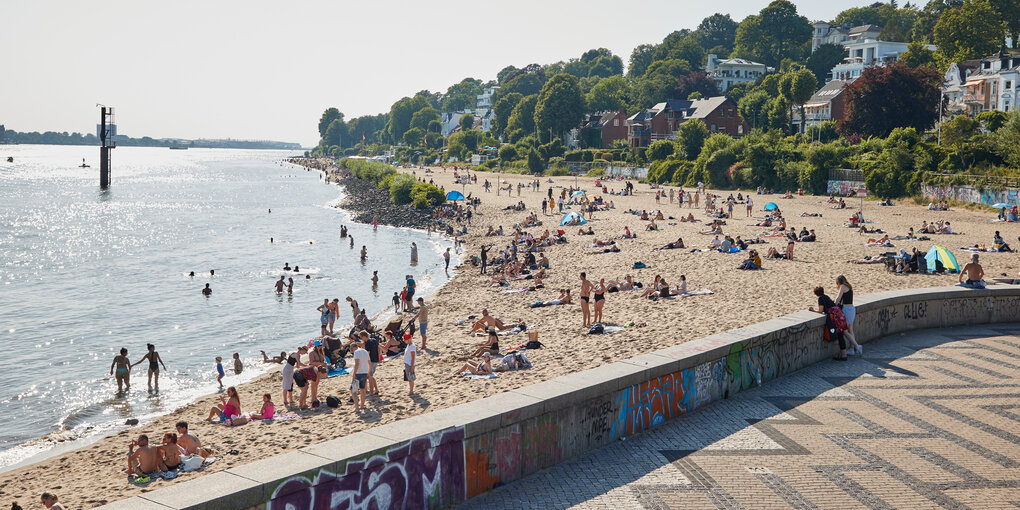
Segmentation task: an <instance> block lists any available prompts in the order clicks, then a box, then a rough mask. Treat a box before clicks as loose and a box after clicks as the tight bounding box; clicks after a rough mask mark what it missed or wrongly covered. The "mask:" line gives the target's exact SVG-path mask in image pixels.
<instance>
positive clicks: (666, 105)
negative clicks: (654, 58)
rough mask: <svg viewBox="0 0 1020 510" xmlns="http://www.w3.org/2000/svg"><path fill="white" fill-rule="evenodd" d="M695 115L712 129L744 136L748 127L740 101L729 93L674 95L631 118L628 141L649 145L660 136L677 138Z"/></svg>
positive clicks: (635, 144) (666, 138)
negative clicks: (739, 110) (738, 103)
mask: <svg viewBox="0 0 1020 510" xmlns="http://www.w3.org/2000/svg"><path fill="white" fill-rule="evenodd" d="M692 119H699V120H701V121H702V122H704V123H705V126H706V127H707V128H708V130H709V131H711V132H712V133H725V134H728V135H730V136H743V135H744V133H746V132H747V129H748V128H747V124H745V123H744V119H743V118H741V117H740V113H739V112H738V111H737V103H735V102H734V101H733V100H732V99H730V98H729V97H726V96H716V97H706V98H701V99H694V100H686V99H670V100H669V101H665V102H662V103H659V104H657V105H655V106H653V107H651V108H649V109H647V110H642V111H640V112H637V113H635V114H634V115H632V116H631V117H630V118H629V119H627V130H628V131H627V142H628V144H629V145H630V146H631V147H646V146H648V145H649V144H651V143H652V142H655V141H658V140H673V139H675V138H676V131H677V129H679V128H680V125H681V124H683V123H684V122H687V121H688V120H692Z"/></svg>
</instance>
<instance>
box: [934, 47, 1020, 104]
mask: <svg viewBox="0 0 1020 510" xmlns="http://www.w3.org/2000/svg"><path fill="white" fill-rule="evenodd" d="M952 68H953V66H950V69H951V70H952ZM961 68H962V69H965V71H964V72H963V73H962V74H963V75H964V76H963V78H965V79H966V81H964V83H963V86H962V88H963V100H962V102H963V105H964V108H965V111H966V112H967V113H968V114H969V115H972V116H973V115H977V114H979V113H982V112H987V111H991V110H998V111H1002V112H1008V111H1011V110H1013V109H1015V108H1016V107H1017V102H1018V101H1020V95H1018V94H1017V90H1016V89H1017V86H1018V85H1020V52H1015V51H1014V52H1010V53H1003V52H999V53H996V54H994V55H990V56H988V57H985V58H983V59H981V60H980V61H976V62H973V61H967V62H962V63H960V65H959V66H958V67H957V69H961Z"/></svg>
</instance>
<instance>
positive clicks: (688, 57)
mask: <svg viewBox="0 0 1020 510" xmlns="http://www.w3.org/2000/svg"><path fill="white" fill-rule="evenodd" d="M678 34H685V32H683V31H678V32H673V33H672V34H669V35H668V36H666V38H665V39H664V40H663V41H662V44H660V45H658V46H657V47H656V48H655V54H654V56H655V60H656V61H659V60H682V61H684V62H687V66H688V67H690V68H691V69H701V68H702V67H704V64H705V49H704V48H702V47H701V45H700V44H698V41H697V40H696V39H695V38H694V37H692V36H690V35H682V36H681V35H678Z"/></svg>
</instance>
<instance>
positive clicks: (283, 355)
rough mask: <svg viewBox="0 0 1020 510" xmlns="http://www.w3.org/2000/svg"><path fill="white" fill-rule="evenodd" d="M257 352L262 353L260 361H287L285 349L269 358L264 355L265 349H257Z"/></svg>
mask: <svg viewBox="0 0 1020 510" xmlns="http://www.w3.org/2000/svg"><path fill="white" fill-rule="evenodd" d="M259 352H261V353H262V362H263V363H277V364H279V363H283V362H284V361H287V352H286V351H283V352H281V353H280V355H279V356H273V357H272V358H270V357H269V356H266V351H259Z"/></svg>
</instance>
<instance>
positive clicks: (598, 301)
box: [592, 278, 606, 324]
mask: <svg viewBox="0 0 1020 510" xmlns="http://www.w3.org/2000/svg"><path fill="white" fill-rule="evenodd" d="M592 291H593V292H594V293H595V317H593V320H592V322H594V323H596V324H598V323H601V322H602V307H604V306H606V279H605V278H603V279H601V280H599V284H598V285H596V286H595V287H594V288H592Z"/></svg>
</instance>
